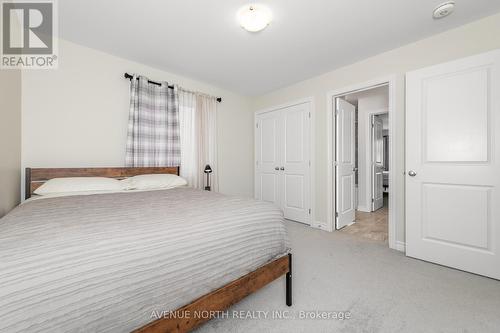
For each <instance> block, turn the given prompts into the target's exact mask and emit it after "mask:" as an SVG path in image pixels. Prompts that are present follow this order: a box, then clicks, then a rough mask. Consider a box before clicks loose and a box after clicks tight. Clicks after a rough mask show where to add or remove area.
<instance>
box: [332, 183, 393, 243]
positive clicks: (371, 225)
mask: <svg viewBox="0 0 500 333" xmlns="http://www.w3.org/2000/svg"><path fill="white" fill-rule="evenodd" d="M388 219H389V197H388V195H387V194H386V193H384V206H383V207H382V208H380V209H379V210H377V211H375V212H371V213H365V212H360V211H356V221H355V223H353V224H351V225H349V226H347V227H345V228H343V229H342V230H340V232H343V233H346V234H351V235H354V236H359V237H363V238H367V239H371V240H374V241H379V242H384V243H387V239H388V224H387V223H388Z"/></svg>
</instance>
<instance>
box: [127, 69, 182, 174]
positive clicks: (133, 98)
mask: <svg viewBox="0 0 500 333" xmlns="http://www.w3.org/2000/svg"><path fill="white" fill-rule="evenodd" d="M180 163H181V149H180V137H179V100H178V93H177V86H174V89H171V88H169V87H168V83H167V82H162V84H161V85H156V84H152V83H149V82H148V79H147V78H146V77H143V76H139V77H137V76H135V75H134V78H133V79H132V80H130V112H129V121H128V132H127V151H126V154H125V165H126V166H132V167H159V166H179V165H180Z"/></svg>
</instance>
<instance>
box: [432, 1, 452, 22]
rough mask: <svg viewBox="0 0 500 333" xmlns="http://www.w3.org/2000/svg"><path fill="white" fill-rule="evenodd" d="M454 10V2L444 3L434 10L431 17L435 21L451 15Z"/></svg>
mask: <svg viewBox="0 0 500 333" xmlns="http://www.w3.org/2000/svg"><path fill="white" fill-rule="evenodd" d="M454 9H455V1H447V2H445V3H442V4H440V5H439V6H437V7H436V8H435V9H434V12H433V13H432V17H434V18H435V19H440V18H443V17H446V16H448V15H450V14H451V13H453V10H454Z"/></svg>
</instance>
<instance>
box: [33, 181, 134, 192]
mask: <svg viewBox="0 0 500 333" xmlns="http://www.w3.org/2000/svg"><path fill="white" fill-rule="evenodd" d="M125 189H126V188H125V186H124V184H123V183H122V182H120V181H119V180H117V179H113V178H106V177H68V178H53V179H50V180H48V181H47V182H45V183H44V184H43V185H42V186H40V187H39V188H37V189H36V190H35V191H34V192H33V193H35V194H38V195H48V194H54V193H68V192H83V191H121V190H125Z"/></svg>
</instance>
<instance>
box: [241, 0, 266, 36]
mask: <svg viewBox="0 0 500 333" xmlns="http://www.w3.org/2000/svg"><path fill="white" fill-rule="evenodd" d="M271 20H272V14H271V11H270V10H269V8H267V7H265V6H262V5H259V4H251V5H246V6H244V7H242V8H241V9H240V10H239V11H238V21H239V22H240V25H241V27H242V28H243V29H245V30H247V31H250V32H257V31H261V30H263V29H265V28H266V27H267V26H268V25H269V23H271Z"/></svg>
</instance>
